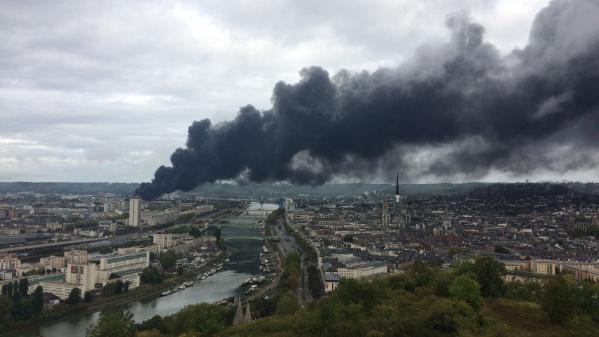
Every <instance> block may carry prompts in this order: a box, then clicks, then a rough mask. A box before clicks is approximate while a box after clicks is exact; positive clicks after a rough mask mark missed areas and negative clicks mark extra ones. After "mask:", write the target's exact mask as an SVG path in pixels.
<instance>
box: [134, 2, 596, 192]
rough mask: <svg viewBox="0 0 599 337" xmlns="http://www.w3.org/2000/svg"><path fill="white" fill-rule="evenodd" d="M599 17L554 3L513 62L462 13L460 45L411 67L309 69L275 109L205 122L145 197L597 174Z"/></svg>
mask: <svg viewBox="0 0 599 337" xmlns="http://www.w3.org/2000/svg"><path fill="white" fill-rule="evenodd" d="M597 17H599V4H598V2H597V1H594V0H577V1H572V0H561V1H553V2H552V3H551V4H550V5H549V6H548V7H547V8H545V9H543V10H542V11H541V12H540V13H539V14H538V15H537V17H536V19H535V21H534V24H533V27H532V30H531V32H530V36H529V43H528V45H527V46H526V47H525V48H523V49H521V50H515V51H513V52H512V53H510V54H509V55H500V53H499V52H498V50H497V49H496V48H495V47H494V46H493V45H492V44H490V43H488V42H485V40H484V31H485V30H484V27H483V26H481V25H480V24H477V23H474V22H471V21H470V20H469V18H468V17H467V15H465V14H455V15H450V16H448V18H447V22H446V25H447V27H448V28H449V29H450V31H451V38H450V41H449V42H448V43H446V44H444V45H441V46H437V47H428V48H426V49H421V50H419V51H418V52H417V53H416V55H415V57H414V58H413V59H412V60H409V61H408V62H406V63H405V64H403V65H401V66H399V67H397V68H394V69H388V68H385V69H379V70H377V71H375V72H373V73H367V72H362V73H357V74H351V73H349V72H346V71H341V72H339V73H337V74H335V75H334V76H331V75H330V74H329V73H327V72H326V71H325V70H323V69H321V68H319V67H311V68H306V69H303V70H302V71H301V80H300V81H299V82H298V83H296V84H286V83H283V82H279V83H277V84H276V86H275V88H274V92H273V96H272V104H273V106H272V109H270V110H267V111H258V110H256V109H255V108H254V107H253V106H251V105H248V106H245V107H243V108H241V110H240V112H239V115H238V116H237V118H235V119H234V120H233V121H229V122H225V123H222V124H218V125H213V124H212V123H211V122H210V120H207V119H205V120H201V121H196V122H194V123H193V124H192V125H191V126H190V127H189V131H188V132H189V134H188V140H187V144H186V148H184V149H177V150H176V151H175V152H174V153H173V154H172V155H171V158H170V159H171V163H172V166H171V167H165V166H161V167H159V168H158V169H157V170H156V173H155V177H154V179H153V180H152V182H151V183H146V184H143V185H142V186H141V187H140V188H139V190H138V191H137V193H138V194H139V195H141V196H142V197H144V198H148V199H151V198H155V197H158V196H160V195H161V194H163V193H168V192H172V191H175V190H184V191H188V190H191V189H193V188H195V187H196V186H197V185H198V184H200V183H202V182H214V181H216V180H222V179H238V180H249V181H256V182H262V181H288V182H291V183H296V184H321V183H324V182H326V181H328V180H330V179H331V178H332V177H335V176H347V177H367V176H371V175H373V174H381V173H382V174H383V175H384V174H389V175H391V174H392V173H391V172H394V170H395V169H397V168H399V169H400V170H401V171H400V174H402V175H403V178H404V179H406V178H408V179H409V178H410V177H413V175H414V174H420V175H430V176H441V177H443V176H452V175H456V174H461V175H464V176H467V177H473V176H474V177H476V176H484V175H485V174H487V173H488V172H489V171H490V170H492V169H498V170H503V171H508V172H514V173H526V172H533V171H535V170H537V169H540V168H543V169H550V170H561V171H567V170H570V169H573V168H576V167H578V168H579V167H580V165H595V163H594V162H593V160H596V158H595V157H593V156H592V155H593V154H594V153H597V152H596V149H597V147H598V146H599V144H597V137H598V136H597V133H598V132H599V125H597V124H596V122H597V121H598V119H599V20H597ZM593 122H594V123H595V124H590V123H593ZM572 148H574V149H575V151H576V153H572V151H571V149H572ZM560 151H561V152H560ZM410 172H412V173H410ZM414 172H416V173H414Z"/></svg>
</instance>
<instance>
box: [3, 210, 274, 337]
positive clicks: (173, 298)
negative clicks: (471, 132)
mask: <svg viewBox="0 0 599 337" xmlns="http://www.w3.org/2000/svg"><path fill="white" fill-rule="evenodd" d="M277 207H278V206H277V205H275V204H260V203H256V202H253V203H251V204H250V206H249V208H248V210H247V211H246V212H244V214H242V215H240V216H239V217H237V218H234V219H229V222H228V223H223V224H221V233H222V234H221V235H222V237H223V239H224V240H225V242H226V243H227V246H228V248H229V253H230V257H229V262H224V266H223V269H222V271H220V272H218V273H216V274H214V275H212V276H210V277H208V278H206V279H205V280H202V281H201V282H196V283H195V284H194V285H193V286H192V287H189V288H186V289H185V290H182V291H179V292H177V293H174V294H172V295H169V296H166V297H158V298H155V299H151V300H147V301H135V302H131V303H129V304H127V305H125V306H124V307H123V309H125V310H128V311H130V312H131V313H133V317H134V319H135V321H136V322H142V321H144V320H147V319H150V318H152V317H154V316H155V315H160V316H165V315H170V314H173V313H175V312H177V311H179V310H181V309H182V308H183V307H185V306H186V305H188V304H195V303H201V302H209V303H212V302H215V301H218V300H221V299H223V298H226V297H231V296H237V295H240V294H242V293H243V291H244V289H245V288H243V287H242V285H241V283H242V282H243V281H244V280H245V279H247V278H248V277H250V276H252V275H257V274H258V273H259V272H260V270H259V267H260V252H261V251H262V244H263V241H262V238H261V235H260V232H259V231H256V230H251V229H250V226H255V225H256V224H257V222H258V221H259V220H261V219H263V218H264V213H265V211H273V210H275V209H277ZM99 316H100V312H99V311H96V312H85V313H82V314H79V315H74V316H69V317H65V318H64V319H63V320H61V321H58V322H52V323H49V324H46V325H43V326H41V327H40V328H38V329H36V330H31V331H27V332H23V333H16V334H11V336H15V337H17V336H18V337H21V336H23V337H33V336H44V337H84V336H85V331H86V330H87V328H88V327H89V326H90V324H92V323H93V322H95V321H96V320H97V319H98V317H99Z"/></svg>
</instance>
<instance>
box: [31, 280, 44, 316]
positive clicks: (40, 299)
mask: <svg viewBox="0 0 599 337" xmlns="http://www.w3.org/2000/svg"><path fill="white" fill-rule="evenodd" d="M31 305H32V309H33V313H34V314H39V313H40V312H42V309H43V308H44V289H43V288H42V287H41V286H37V288H35V291H34V292H33V294H32V296H31Z"/></svg>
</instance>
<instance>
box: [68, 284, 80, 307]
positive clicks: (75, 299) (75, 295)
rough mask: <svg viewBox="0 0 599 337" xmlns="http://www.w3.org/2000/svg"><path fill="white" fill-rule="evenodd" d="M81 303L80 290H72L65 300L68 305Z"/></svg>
mask: <svg viewBox="0 0 599 337" xmlns="http://www.w3.org/2000/svg"><path fill="white" fill-rule="evenodd" d="M80 302H81V289H79V288H73V290H71V292H70V293H69V297H68V298H67V303H68V304H79V303H80Z"/></svg>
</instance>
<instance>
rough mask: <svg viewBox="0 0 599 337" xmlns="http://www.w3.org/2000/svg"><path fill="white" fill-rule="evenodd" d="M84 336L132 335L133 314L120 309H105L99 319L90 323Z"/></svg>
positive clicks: (120, 336) (112, 336) (115, 336)
mask: <svg viewBox="0 0 599 337" xmlns="http://www.w3.org/2000/svg"><path fill="white" fill-rule="evenodd" d="M85 336H86V337H133V336H135V322H134V321H133V314H132V313H130V312H128V311H126V312H123V311H120V310H105V311H102V312H101V313H100V319H99V320H98V321H97V322H96V323H95V324H92V325H91V326H90V327H89V328H88V329H87V332H86V333H85Z"/></svg>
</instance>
